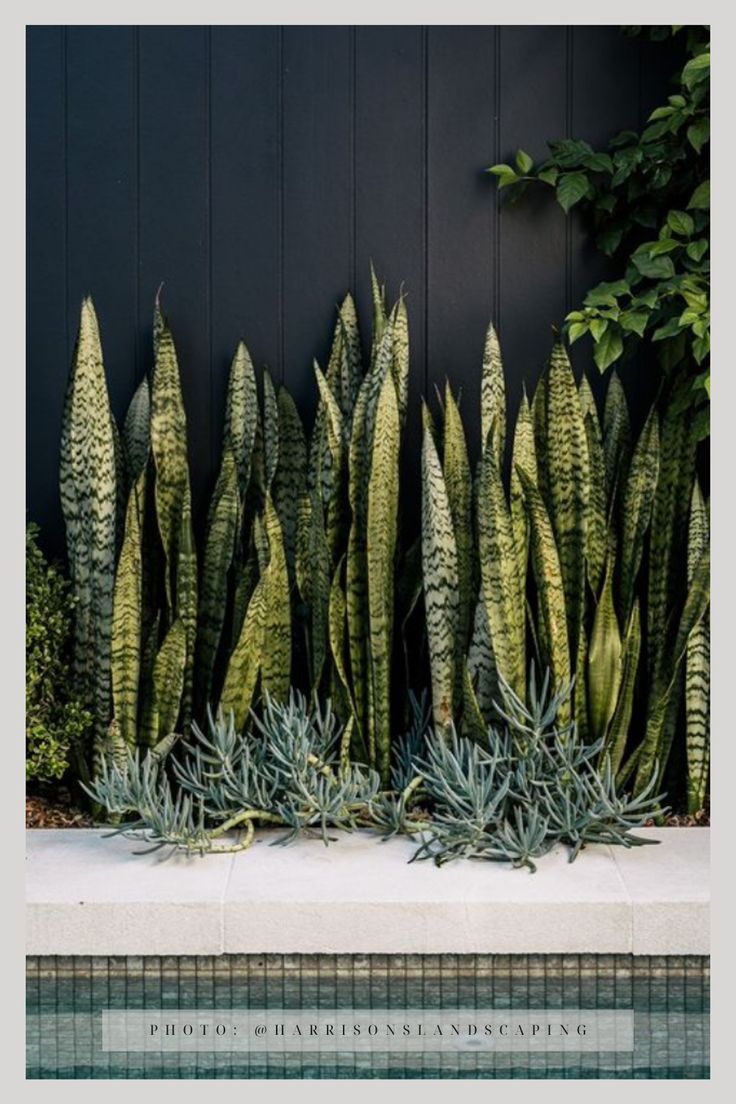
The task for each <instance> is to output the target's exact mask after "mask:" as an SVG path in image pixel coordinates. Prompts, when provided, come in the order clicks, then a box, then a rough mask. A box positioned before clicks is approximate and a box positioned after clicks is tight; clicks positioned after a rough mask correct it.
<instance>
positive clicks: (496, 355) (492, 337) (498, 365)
mask: <svg viewBox="0 0 736 1104" xmlns="http://www.w3.org/2000/svg"><path fill="white" fill-rule="evenodd" d="M494 421H495V422H496V427H497V428H496V449H497V453H498V456H497V459H498V464H499V466H501V465H502V464H503V453H504V444H505V440H506V384H505V382H504V377H503V363H502V361H501V348H500V346H499V344H498V338H497V337H496V331H495V330H494V328H493V323H490V324H489V326H488V330H487V332H486V343H485V347H484V349H483V368H482V373H481V382H480V432H481V446H482V448H483V449H484V450H485V447H486V444H487V442H488V434H489V433H490V430H491V426H492V425H493V422H494Z"/></svg>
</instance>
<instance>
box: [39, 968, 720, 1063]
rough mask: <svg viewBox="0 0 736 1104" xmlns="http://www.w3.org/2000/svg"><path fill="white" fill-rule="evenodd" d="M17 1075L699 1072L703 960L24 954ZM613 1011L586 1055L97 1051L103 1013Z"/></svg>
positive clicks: (704, 1021) (706, 973) (703, 1042)
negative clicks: (614, 1044)
mask: <svg viewBox="0 0 736 1104" xmlns="http://www.w3.org/2000/svg"><path fill="white" fill-rule="evenodd" d="M26 973H27V1005H26V1052H27V1059H26V1068H27V1076H28V1077H29V1078H33V1079H36V1078H53V1079H58V1078H83V1079H89V1078H115V1079H117V1078H284V1077H288V1078H443V1077H448V1078H509V1077H510V1078H632V1077H633V1078H678V1079H680V1078H696V1079H697V1078H700V1079H702V1078H707V1077H708V1076H709V979H710V963H709V959H708V958H705V957H701V956H668V957H651V956H636V957H635V956H631V955H390V956H389V955H291V956H286V955H218V956H201V957H170V958H167V957H159V956H151V957H130V956H129V957H84V956H74V957H66V958H64V957H29V958H28V959H27V963H26ZM189 1008H190V1009H195V1008H196V1009H218V1010H231V1009H246V1008H251V1009H253V1008H266V1009H281V1008H283V1009H299V1008H304V1009H308V1008H361V1009H371V1008H373V1009H381V1008H383V1009H385V1008H397V1009H398V1008H426V1009H474V1008H478V1009H480V1008H499V1009H518V1010H522V1009H558V1008H559V1009H568V1010H572V1009H619V1010H629V1011H633V1013H634V1049H633V1051H632V1050H628V1051H623V1052H621V1051H619V1052H613V1051H608V1052H599V1053H564V1054H563V1053H559V1052H558V1053H547V1054H543V1053H523V1052H522V1053H510V1052H502V1051H495V1052H494V1051H490V1052H485V1051H484V1052H483V1053H477V1052H476V1053H467V1052H462V1053H438V1052H427V1053H417V1054H413V1055H411V1056H405V1055H400V1054H387V1053H382V1052H380V1051H375V1052H369V1053H360V1054H357V1053H344V1052H343V1053H335V1052H334V1051H333V1052H330V1051H329V1050H326V1051H325V1052H324V1053H320V1054H297V1053H291V1054H286V1055H279V1054H274V1053H271V1054H267V1053H265V1052H261V1053H258V1052H256V1053H250V1054H249V1053H246V1052H234V1051H198V1052H194V1053H190V1052H184V1051H182V1052H173V1053H171V1052H166V1053H163V1052H154V1053H151V1052H148V1053H136V1052H132V1051H127V1052H125V1051H114V1052H113V1051H105V1050H103V1048H102V1012H103V1010H105V1009H115V1010H133V1009H149V1010H153V1009H189Z"/></svg>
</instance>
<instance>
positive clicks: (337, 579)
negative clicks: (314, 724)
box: [328, 555, 355, 739]
mask: <svg viewBox="0 0 736 1104" xmlns="http://www.w3.org/2000/svg"><path fill="white" fill-rule="evenodd" d="M344 565H345V556H344V555H343V556H342V557H341V559H340V562H339V563H338V565H337V567H336V568H335V573H334V575H333V577H332V583H331V584H330V599H329V610H328V621H329V638H330V651H331V654H332V660H333V663H334V665H335V671H336V672H337V676H338V678H339V681H340V686H341V687H342V693H343V695H344V698H345V700H346V702H347V704H348V708H349V716H348V717H346V718H344V719H345V722H346V723H347V721H348V720H352V721H353V723H355V703H354V702H353V694H352V690H351V687H350V678H349V676H348V670H347V666H346V662H345V639H346V635H347V612H346V603H345V592H344V590H343V586H342V582H341V579H342V575H343V571H344ZM353 739H355V732H354V730H353Z"/></svg>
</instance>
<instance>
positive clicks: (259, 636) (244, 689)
mask: <svg viewBox="0 0 736 1104" xmlns="http://www.w3.org/2000/svg"><path fill="white" fill-rule="evenodd" d="M266 590H267V583H266V578H265V576H262V577H261V578H260V579H259V580H258V582H257V583H256V586H255V589H254V591H253V593H252V595H251V599H250V602H249V603H248V609H247V611H246V614H245V617H244V619H243V628H242V630H241V633H240V637H239V639H238V642H237V644H236V645H235V648H234V649H233V653H232V655H231V656H230V662H229V664H228V668H227V672H226V674H225V681H224V684H223V687H222V694H221V696H220V708H221V709H222V711H223V713H224V714H225V716H228V714H229V713H230V712H231V711H232V714H233V718H234V722H235V727H236V728H237V730H238V731H239V732H242V731H243V729H244V728H245V724H246V721H247V720H248V714H249V711H250V707H251V705H252V704H253V698H254V696H255V692H256V686H257V684H258V675H259V672H260V667H261V659H262V657H263V642H264V631H265V623H266Z"/></svg>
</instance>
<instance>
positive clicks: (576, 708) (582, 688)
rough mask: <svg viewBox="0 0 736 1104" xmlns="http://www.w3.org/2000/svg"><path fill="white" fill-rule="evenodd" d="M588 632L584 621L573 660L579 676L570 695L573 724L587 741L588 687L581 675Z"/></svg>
mask: <svg viewBox="0 0 736 1104" xmlns="http://www.w3.org/2000/svg"><path fill="white" fill-rule="evenodd" d="M588 648H589V645H588V634H587V632H586V628H585V622H583V624H582V625H581V626H580V635H579V637H578V654H577V659H576V661H575V670H576V671H580V673H581V677H580V680H579V681H576V683H575V686H574V688H573V695H572V710H573V716H574V718H575V724H576V725H577V729H578V737H579V738H580V739H581V740H582V741H583V743H587V742H588V740H589V739H590V735H591V731H590V710H589V706H588V692H587V690H588V688H587V685H586V680H585V679H584V678H583V677H582V672H583V671H585V665H586V662H587V660H588Z"/></svg>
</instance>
